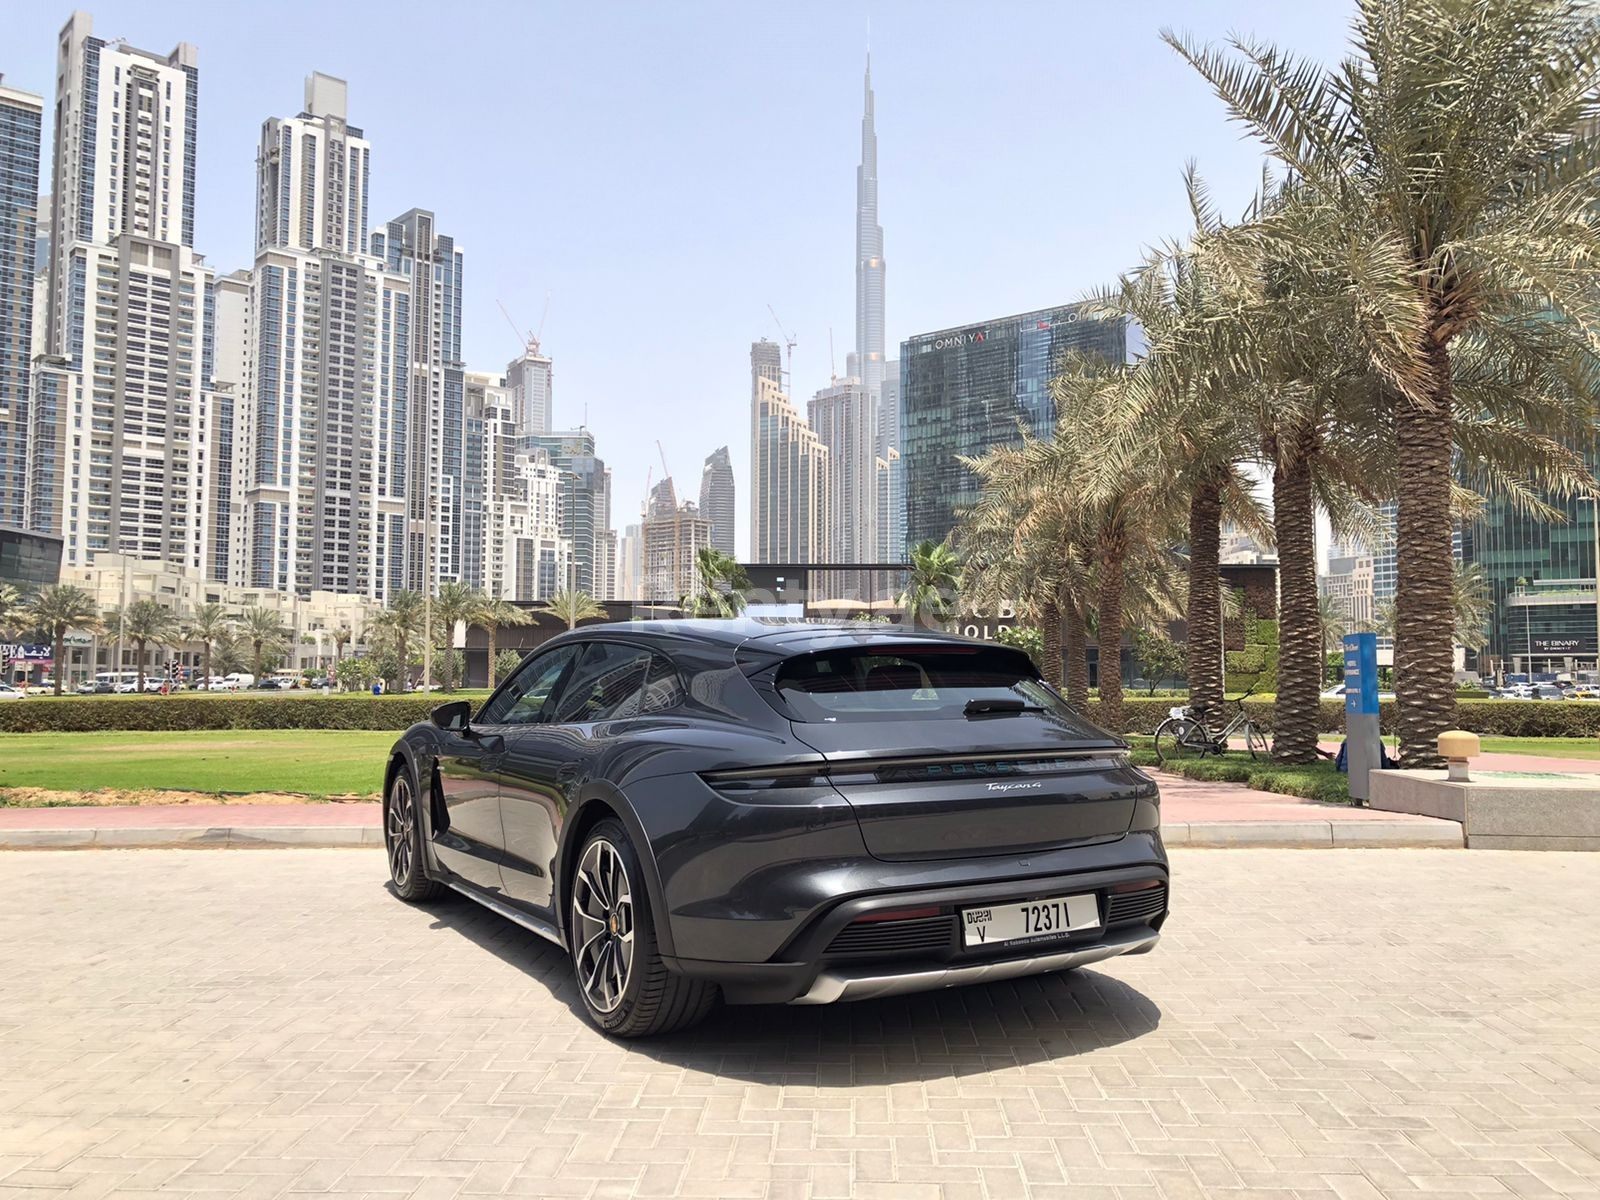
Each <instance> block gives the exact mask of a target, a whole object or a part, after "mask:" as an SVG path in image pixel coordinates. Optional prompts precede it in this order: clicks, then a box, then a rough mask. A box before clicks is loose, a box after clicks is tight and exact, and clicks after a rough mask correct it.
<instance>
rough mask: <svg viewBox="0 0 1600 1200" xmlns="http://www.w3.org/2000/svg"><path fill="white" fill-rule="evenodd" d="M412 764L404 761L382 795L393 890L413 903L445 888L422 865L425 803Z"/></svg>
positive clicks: (419, 901)
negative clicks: (422, 800)
mask: <svg viewBox="0 0 1600 1200" xmlns="http://www.w3.org/2000/svg"><path fill="white" fill-rule="evenodd" d="M419 797H420V793H419V791H418V789H417V781H416V779H415V778H413V776H412V773H411V767H410V766H409V765H407V764H406V763H401V764H400V766H399V767H398V768H397V769H396V770H395V773H394V778H393V779H391V780H390V781H389V790H388V791H386V792H385V793H384V796H383V848H384V850H385V852H387V854H388V857H389V879H390V882H392V883H393V884H394V893H395V895H397V896H399V897H400V899H402V900H404V901H406V902H407V903H410V904H421V903H422V902H423V901H426V900H432V899H434V898H436V897H437V896H438V895H439V894H440V893H441V892H442V891H444V888H443V886H442V885H440V884H438V883H436V882H434V881H433V880H432V879H429V878H428V872H427V868H426V867H425V866H424V865H423V852H422V805H421V802H420V799H419Z"/></svg>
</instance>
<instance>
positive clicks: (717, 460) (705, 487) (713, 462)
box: [700, 446, 734, 558]
mask: <svg viewBox="0 0 1600 1200" xmlns="http://www.w3.org/2000/svg"><path fill="white" fill-rule="evenodd" d="M733 514H734V491H733V464H732V462H730V461H729V459H728V448H727V447H726V446H721V447H719V448H718V449H716V450H713V451H712V452H711V455H710V457H709V458H707V459H706V465H705V467H704V469H703V470H702V471H701V472H700V515H701V516H702V517H704V518H705V519H706V520H708V521H710V522H711V544H712V545H713V546H715V547H716V548H717V549H718V550H721V551H722V552H723V553H724V554H726V555H728V556H729V557H730V558H731V557H732V556H733V552H734V550H733V544H734V528H733V519H734V518H733Z"/></svg>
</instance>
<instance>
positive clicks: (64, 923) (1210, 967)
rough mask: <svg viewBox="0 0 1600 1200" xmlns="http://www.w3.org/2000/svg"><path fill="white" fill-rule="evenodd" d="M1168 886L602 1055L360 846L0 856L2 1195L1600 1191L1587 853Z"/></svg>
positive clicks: (1400, 858)
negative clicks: (1139, 915) (893, 980)
mask: <svg viewBox="0 0 1600 1200" xmlns="http://www.w3.org/2000/svg"><path fill="white" fill-rule="evenodd" d="M1174 870H1175V890H1174V905H1175V910H1174V915H1173V917H1172V919H1171V921H1170V922H1169V924H1168V926H1167V930H1166V936H1165V937H1164V939H1163V942H1162V944H1161V945H1160V946H1159V947H1157V949H1156V951H1155V952H1154V953H1153V954H1150V955H1147V956H1144V957H1142V958H1132V959H1120V960H1115V961H1113V962H1111V963H1107V964H1102V965H1100V966H1097V967H1095V968H1092V969H1087V970H1083V971H1080V972H1078V973H1076V974H1075V975H1071V976H1064V977H1049V978H1045V979H1043V980H1026V981H1018V982H1015V983H1008V984H997V985H992V986H987V987H980V988H968V989H963V990H956V991H950V992H946V993H941V994H937V995H932V996H922V997H907V998H901V999H895V1000H888V1001H880V1002H867V1003H863V1004H857V1005H849V1006H841V1007H838V1008H826V1009H783V1008H779V1009H729V1010H725V1011H724V1012H723V1013H721V1014H719V1015H718V1016H717V1017H716V1018H715V1019H714V1020H713V1021H712V1022H710V1023H708V1024H707V1025H706V1026H704V1027H702V1028H701V1029H700V1030H698V1031H696V1032H693V1033H691V1034H686V1035H681V1036H679V1037H677V1038H672V1039H666V1040H662V1041H659V1042H655V1043H646V1044H642V1045H621V1044H616V1043H612V1042H610V1041H607V1040H606V1039H605V1038H603V1037H600V1036H599V1035H597V1034H595V1033H594V1032H592V1031H591V1030H590V1029H589V1028H588V1026H587V1025H586V1024H584V1022H583V1021H582V1019H581V1018H580V1017H579V1016H578V1015H577V1014H576V1013H575V1012H574V1008H573V1006H574V1005H575V1003H576V998H575V996H574V994H573V988H572V984H571V982H570V978H569V975H568V972H567V965H566V961H565V959H564V957H563V956H562V955H561V954H560V953H559V952H558V951H556V950H554V949H553V948H550V947H547V946H546V945H545V944H544V943H542V942H539V941H538V940H537V939H535V938H533V937H532V936H531V935H528V934H525V933H523V932H522V931H520V930H518V929H517V928H515V927H513V926H511V925H509V924H507V923H506V922H504V921H502V920H500V919H499V918H497V917H494V916H493V915H492V914H489V913H486V912H483V911H481V910H479V909H476V908H474V907H472V906H470V905H468V904H466V903H465V902H454V903H445V904H442V905H440V906H438V907H435V908H431V909H414V908H409V907H407V906H405V905H403V904H401V903H400V902H398V901H397V900H395V899H393V898H392V897H391V896H390V895H389V893H388V891H387V890H386V888H385V887H384V885H383V873H382V859H381V857H379V856H376V855H366V854H347V853H339V852H334V851H284V852H281V853H277V854H255V855H237V854H191V853H182V852H177V851H159V850H157V851H142V852H138V853H131V852H115V851H113V852H107V853H101V854H9V855H0V884H3V885H4V890H5V895H6V905H7V917H6V924H5V930H6V941H5V949H6V955H5V963H6V969H5V970H4V971H3V972H0V1196H5V1197H7V1198H8V1200H9V1198H11V1197H28V1198H30V1200H36V1198H37V1197H42V1196H51V1195H64V1194H66V1195H78V1196H114V1197H120V1198H127V1200H142V1198H144V1197H153V1196H156V1195H160V1196H162V1197H166V1198H168V1200H185V1198H193V1200H200V1198H211V1197H217V1196H237V1197H253V1198H254V1197H272V1196H330V1195H336V1196H341V1197H343V1196H350V1197H355V1196H371V1197H398V1196H407V1197H413V1198H416V1200H425V1198H443V1197H455V1196H462V1197H477V1196H485V1195H514V1196H532V1197H559V1196H588V1197H601V1196H610V1197H632V1196H638V1197H647V1196H667V1195H681V1196H686V1197H718V1198H720V1197H752V1198H756V1197H761V1198H768V1197H770V1198H772V1200H779V1198H785V1197H795V1198H802V1197H815V1198H817V1200H826V1198H828V1197H846V1196H855V1197H862V1198H863V1200H865V1198H870V1197H890V1198H895V1200H920V1198H924V1197H926V1198H929V1200H933V1198H941V1200H1018V1198H1021V1200H1067V1198H1070V1200H1102V1198H1117V1200H1162V1198H1167V1197H1171V1198H1173V1200H1177V1198H1180V1197H1181V1198H1189V1197H1239V1198H1240V1200H1245V1198H1250V1200H1254V1198H1256V1197H1269V1196H1273V1197H1278V1196H1283V1197H1288V1196H1298V1197H1312V1198H1317V1200H1322V1198H1326V1200H1355V1198H1362V1197H1378V1196H1387V1197H1406V1198H1409V1197H1419V1198H1420V1197H1423V1196H1429V1197H1438V1196H1446V1197H1450V1196H1454V1197H1467V1196H1475V1197H1481V1196H1524V1197H1541V1196H1570V1197H1593V1196H1596V1195H1600V1035H1597V1033H1596V1030H1600V927H1597V926H1596V924H1595V923H1594V922H1593V921H1592V920H1590V919H1589V916H1588V914H1587V912H1586V911H1582V910H1583V907H1584V906H1583V903H1582V900H1581V898H1584V897H1592V896H1595V895H1600V855H1575V854H1556V853H1551V854H1515V853H1501V852H1491V851H1485V852H1479V853H1474V854H1470V855H1469V854H1434V853H1427V852H1422V851H1354V852H1351V853H1348V854H1303V853H1295V852H1278V851H1271V850H1264V851H1249V852H1231V851H1208V852H1203V853H1202V852H1188V851H1179V852H1177V853H1176V854H1175V855H1174ZM1575 899H1578V900H1579V903H1577V904H1574V903H1573V902H1574V900H1575Z"/></svg>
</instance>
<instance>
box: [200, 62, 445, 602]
mask: <svg viewBox="0 0 1600 1200" xmlns="http://www.w3.org/2000/svg"><path fill="white" fill-rule="evenodd" d="M347 98H348V97H347V90H346V87H345V84H344V81H343V80H340V79H335V78H333V77H331V76H328V75H322V74H313V75H311V76H310V77H309V78H307V80H306V85H305V104H304V107H303V108H302V110H301V112H300V114H299V115H298V116H296V117H270V118H268V119H267V120H266V121H265V122H263V124H262V130H261V139H260V142H259V144H258V149H257V157H256V180H257V184H256V202H257V211H256V221H255V228H256V235H257V238H258V243H259V244H258V245H257V247H256V260H255V264H254V267H253V268H252V270H251V272H250V296H249V301H248V305H247V306H246V312H245V315H246V319H247V322H248V325H247V329H246V331H245V332H244V333H243V334H242V335H241V340H242V342H243V345H244V347H245V353H246V355H247V357H248V359H249V363H248V365H247V366H245V367H243V368H238V367H228V366H226V365H225V364H226V362H227V359H228V357H229V356H228V355H227V354H226V353H222V352H221V348H222V347H225V346H227V345H229V344H230V343H231V341H232V340H233V333H232V330H231V326H232V324H233V322H234V320H235V317H234V311H235V306H234V304H233V303H232V302H231V301H230V299H229V298H228V297H227V296H224V297H223V301H222V304H221V307H220V311H221V313H222V320H221V329H220V331H219V338H218V345H219V371H223V372H228V371H240V372H241V378H242V380H243V382H242V383H240V384H237V385H236V386H235V396H236V399H235V401H234V404H233V416H234V429H233V446H234V461H235V465H234V469H233V472H232V487H233V492H234V496H235V503H234V506H233V512H232V515H231V517H230V519H229V524H230V525H231V526H232V532H231V534H230V538H229V541H230V547H231V549H230V556H229V567H228V579H229V581H230V582H232V583H236V584H244V585H248V586H252V587H266V588H276V589H279V590H282V591H296V592H307V591H312V590H324V591H333V592H359V593H362V594H364V595H368V596H372V597H375V598H377V599H385V598H387V597H389V596H391V595H393V594H394V593H395V592H396V591H398V590H400V589H402V588H406V587H416V586H420V581H421V575H422V567H421V561H422V559H421V554H422V550H421V541H422V538H421V536H420V530H421V528H422V526H421V523H420V521H419V522H418V524H417V526H416V529H417V531H418V536H417V537H416V538H415V540H414V544H413V543H410V542H408V538H407V533H408V529H409V528H410V522H409V520H408V505H409V503H410V501H411V500H412V496H411V491H410V488H411V485H412V484H413V483H415V484H416V485H417V488H418V495H417V501H418V506H419V508H420V505H421V501H420V497H421V487H422V485H423V483H424V482H426V480H427V479H428V478H429V474H428V472H427V471H426V470H425V469H424V468H422V467H420V466H418V465H417V464H418V463H420V462H423V461H425V460H424V458H423V457H422V456H423V455H424V454H425V450H422V449H418V448H414V447H413V446H412V444H411V440H410V438H411V435H412V434H413V433H417V432H419V430H420V431H421V433H422V434H423V435H427V434H428V433H430V432H432V433H435V434H436V431H430V430H429V429H428V423H427V420H426V418H425V417H424V416H421V415H419V416H417V417H416V418H413V416H412V412H411V406H412V404H413V402H415V403H417V404H418V405H422V404H425V403H427V400H428V398H429V397H430V396H437V394H438V392H439V391H440V390H441V387H442V384H441V376H442V374H443V367H442V364H441V362H440V361H439V360H440V359H441V358H443V357H444V354H445V349H444V347H445V346H446V345H448V344H449V343H448V336H449V329H448V307H447V308H446V311H445V312H444V313H442V314H440V313H437V312H436V310H435V309H434V308H433V305H434V303H435V299H434V297H435V291H436V288H435V287H434V286H433V284H432V277H433V271H432V270H431V269H430V270H428V271H424V272H423V273H422V275H421V277H420V279H419V277H418V276H417V275H416V274H414V273H413V272H411V271H408V270H404V269H401V268H399V267H397V268H396V269H393V270H390V269H389V267H388V264H387V262H386V261H380V260H379V259H378V258H376V257H374V256H373V255H370V254H368V253H366V252H365V250H364V243H365V242H366V238H367V225H366V222H367V202H366V188H367V179H368V176H369V174H370V170H371V146H370V145H369V144H368V143H367V141H366V140H365V138H364V137H363V136H362V133H361V130H360V129H358V128H356V127H354V126H352V125H350V124H349V121H348V113H347V109H346V102H347ZM395 257H396V261H397V262H405V263H409V262H410V260H409V259H405V258H404V256H403V253H402V252H401V250H399V249H397V252H396V255H395ZM458 259H459V255H458V254H456V255H452V256H449V257H448V258H447V264H446V265H447V266H448V267H449V268H450V269H452V270H454V271H455V273H456V274H457V275H459V262H458ZM444 269H445V268H444V267H441V269H440V273H441V274H443V273H444ZM419 291H420V292H422V293H424V296H425V298H424V301H423V306H424V310H425V311H426V312H427V313H428V314H429V318H428V324H425V325H424V326H422V327H421V328H420V329H418V328H416V327H415V326H414V323H413V318H414V315H415V310H416V305H417V300H416V295H417V293H418V292H419ZM456 344H457V345H459V339H457V343H456ZM414 345H415V346H418V347H421V348H423V349H422V352H421V353H420V354H419V355H415V356H414V355H413V354H412V347H413V346H414ZM435 346H438V347H439V349H438V350H437V351H435V350H434V349H433V347H435ZM450 357H451V358H452V359H454V358H458V357H459V352H458V351H456V352H453V353H451V354H450ZM414 358H415V359H416V361H413V359H414ZM452 382H453V384H454V387H455V391H454V393H453V394H454V396H455V397H456V400H457V404H456V409H455V411H456V414H457V425H456V438H455V442H454V445H455V449H456V454H457V458H458V461H459V455H460V453H461V449H460V446H461V440H460V432H459V431H460V425H459V421H460V390H459V389H460V371H459V364H456V371H455V374H454V376H453V381H452ZM430 389H431V390H430ZM222 394H223V395H224V396H226V394H227V393H226V391H225V390H224V392H223V393H222ZM434 412H435V420H436V421H437V420H439V419H440V414H441V413H442V406H441V407H436V408H435V410H434ZM457 477H459V472H457ZM459 504H460V500H459V496H458V494H457V493H456V492H452V493H451V497H450V507H449V509H448V511H449V513H450V515H451V516H452V517H454V518H455V519H456V520H457V522H458V524H457V526H456V527H453V528H452V531H451V536H447V537H446V538H445V539H440V538H439V537H438V536H437V534H436V535H435V537H434V539H433V541H434V547H435V550H436V551H438V550H439V549H440V547H441V545H443V546H444V547H446V548H448V549H453V550H455V551H456V553H457V554H458V555H459V544H460V539H459V521H460V519H461V514H460V509H459ZM437 507H438V506H437V504H436V511H435V514H434V515H435V520H436V521H437V519H438V512H437ZM459 569H460V565H459V558H457V560H455V561H453V562H452V574H451V577H453V573H454V572H455V571H458V570H459Z"/></svg>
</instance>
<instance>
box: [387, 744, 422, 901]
mask: <svg viewBox="0 0 1600 1200" xmlns="http://www.w3.org/2000/svg"><path fill="white" fill-rule="evenodd" d="M416 823H417V805H416V797H415V796H414V795H413V794H412V791H411V780H410V779H408V778H406V775H405V772H404V771H402V772H401V773H400V774H398V775H396V776H395V780H394V786H393V787H391V788H390V789H389V804H388V807H387V810H386V811H385V813H384V818H383V840H384V841H385V842H386V843H387V844H388V850H389V875H390V877H391V878H393V879H394V882H395V886H396V887H405V886H406V884H407V883H409V882H410V881H411V866H412V854H413V850H412V838H411V833H412V830H413V829H414V828H415V827H416Z"/></svg>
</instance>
